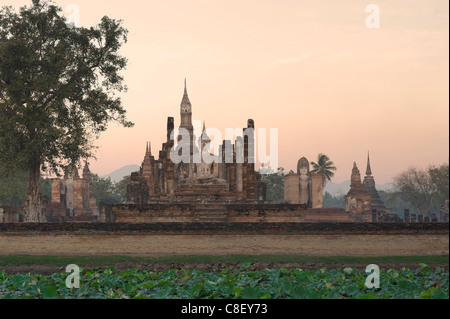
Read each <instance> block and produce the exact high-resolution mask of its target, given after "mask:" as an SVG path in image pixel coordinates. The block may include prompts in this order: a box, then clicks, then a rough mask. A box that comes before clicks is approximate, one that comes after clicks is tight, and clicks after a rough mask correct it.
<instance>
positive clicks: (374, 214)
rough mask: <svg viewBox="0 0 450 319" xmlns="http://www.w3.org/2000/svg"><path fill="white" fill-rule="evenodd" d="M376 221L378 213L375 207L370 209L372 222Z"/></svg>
mask: <svg viewBox="0 0 450 319" xmlns="http://www.w3.org/2000/svg"><path fill="white" fill-rule="evenodd" d="M377 222H378V214H377V210H376V209H372V223H377Z"/></svg>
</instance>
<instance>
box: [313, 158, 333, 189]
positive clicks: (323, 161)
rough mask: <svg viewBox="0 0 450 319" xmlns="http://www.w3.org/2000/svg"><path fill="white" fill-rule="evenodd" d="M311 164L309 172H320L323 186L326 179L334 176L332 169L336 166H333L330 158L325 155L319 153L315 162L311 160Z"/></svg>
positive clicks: (329, 179)
mask: <svg viewBox="0 0 450 319" xmlns="http://www.w3.org/2000/svg"><path fill="white" fill-rule="evenodd" d="M311 165H312V167H313V169H312V170H311V173H313V174H322V176H323V184H324V186H325V183H326V182H327V180H328V181H331V178H332V177H333V176H334V172H333V171H335V170H336V167H335V166H334V163H333V162H332V161H330V158H329V157H328V156H327V155H325V154H322V153H320V154H319V155H318V156H317V163H316V162H311Z"/></svg>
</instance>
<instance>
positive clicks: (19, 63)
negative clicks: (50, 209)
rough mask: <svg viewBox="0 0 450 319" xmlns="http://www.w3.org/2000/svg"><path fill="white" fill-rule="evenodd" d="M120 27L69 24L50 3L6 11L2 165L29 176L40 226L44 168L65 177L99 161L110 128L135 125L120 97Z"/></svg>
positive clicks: (0, 79) (0, 49)
mask: <svg viewBox="0 0 450 319" xmlns="http://www.w3.org/2000/svg"><path fill="white" fill-rule="evenodd" d="M121 23H122V22H121V21H116V20H114V19H110V18H108V17H107V16H105V17H103V18H102V19H101V21H100V23H99V24H98V25H97V26H95V27H91V28H84V27H74V26H73V25H72V26H69V25H67V24H66V19H65V17H64V15H63V14H62V9H61V8H59V7H57V6H55V5H53V4H51V3H49V2H48V1H45V0H34V1H33V4H32V5H31V6H25V7H22V8H20V10H19V12H18V13H17V12H15V11H14V9H13V8H12V7H2V9H1V10H0V150H1V151H0V163H2V164H3V166H5V167H6V169H7V170H6V171H7V172H12V171H14V170H16V169H20V170H29V171H30V172H31V174H30V175H29V176H30V179H29V181H28V185H27V192H26V196H27V201H26V202H27V206H26V207H25V208H24V209H25V210H26V212H25V215H26V221H33V222H36V221H40V220H42V212H41V211H38V208H39V207H40V206H39V203H40V201H41V197H40V196H39V185H38V184H39V183H38V181H39V176H40V172H41V170H42V171H44V172H49V173H51V172H53V173H59V172H60V171H61V169H64V168H65V167H66V166H68V165H73V164H76V163H78V162H79V161H80V159H82V158H90V157H93V150H94V148H95V147H94V145H93V140H94V139H95V138H98V137H99V135H100V133H101V132H103V131H105V130H106V129H107V125H108V124H109V122H116V123H119V124H121V125H123V126H125V127H131V126H133V123H131V122H129V121H127V119H126V117H125V113H126V111H125V109H124V108H123V107H122V102H121V99H120V97H119V96H118V94H120V93H121V92H124V91H126V87H125V86H124V85H123V77H122V76H121V74H120V72H121V71H122V70H123V69H124V68H125V67H126V64H127V59H126V58H124V57H122V56H120V55H119V54H118V52H119V50H120V48H121V46H122V44H123V43H126V41H127V34H128V31H127V30H126V29H124V28H123V27H122V26H121Z"/></svg>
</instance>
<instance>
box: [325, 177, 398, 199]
mask: <svg viewBox="0 0 450 319" xmlns="http://www.w3.org/2000/svg"><path fill="white" fill-rule="evenodd" d="M375 187H376V189H377V190H379V191H385V192H387V191H390V190H392V188H393V187H394V185H393V184H379V185H378V184H377V185H375ZM349 190H350V181H344V182H342V183H336V184H335V183H333V182H327V184H326V185H325V189H324V193H325V192H328V193H330V194H331V195H333V196H334V197H337V196H342V195H346V194H347V193H348V191H349Z"/></svg>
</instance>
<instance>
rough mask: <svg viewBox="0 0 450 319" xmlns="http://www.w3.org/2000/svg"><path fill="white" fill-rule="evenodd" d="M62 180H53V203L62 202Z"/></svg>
mask: <svg viewBox="0 0 450 319" xmlns="http://www.w3.org/2000/svg"><path fill="white" fill-rule="evenodd" d="M60 185H61V180H60V179H58V178H53V179H52V195H51V196H52V203H60V202H61V192H60Z"/></svg>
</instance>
